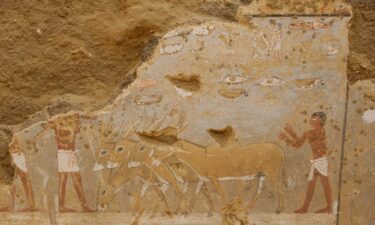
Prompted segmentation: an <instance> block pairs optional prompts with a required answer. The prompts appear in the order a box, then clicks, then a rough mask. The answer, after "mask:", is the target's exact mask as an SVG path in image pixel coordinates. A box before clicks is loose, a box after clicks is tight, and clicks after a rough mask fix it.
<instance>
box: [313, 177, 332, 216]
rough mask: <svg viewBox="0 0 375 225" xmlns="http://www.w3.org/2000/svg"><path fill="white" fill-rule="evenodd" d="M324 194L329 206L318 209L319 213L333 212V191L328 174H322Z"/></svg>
mask: <svg viewBox="0 0 375 225" xmlns="http://www.w3.org/2000/svg"><path fill="white" fill-rule="evenodd" d="M320 180H321V182H322V186H323V190H324V195H325V198H326V202H327V207H325V208H323V209H320V210H318V211H316V212H317V213H331V212H332V191H331V185H330V182H329V178H328V176H324V175H320Z"/></svg>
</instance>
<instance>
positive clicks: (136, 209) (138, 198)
mask: <svg viewBox="0 0 375 225" xmlns="http://www.w3.org/2000/svg"><path fill="white" fill-rule="evenodd" d="M148 185H149V184H148V183H143V186H142V190H141V192H140V193H137V194H136V200H135V204H134V212H133V216H134V215H136V214H140V213H141V212H142V211H143V209H142V200H143V197H144V196H145V194H146V191H147V189H148Z"/></svg>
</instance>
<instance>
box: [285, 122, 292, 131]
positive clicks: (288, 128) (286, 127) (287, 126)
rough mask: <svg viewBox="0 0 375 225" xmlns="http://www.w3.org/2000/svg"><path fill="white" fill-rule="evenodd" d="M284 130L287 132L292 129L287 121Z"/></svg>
mask: <svg viewBox="0 0 375 225" xmlns="http://www.w3.org/2000/svg"><path fill="white" fill-rule="evenodd" d="M284 130H285V131H286V132H288V133H293V129H292V127H291V126H290V125H289V123H287V124H286V125H285V127H284Z"/></svg>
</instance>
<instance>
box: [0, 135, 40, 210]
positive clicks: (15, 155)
mask: <svg viewBox="0 0 375 225" xmlns="http://www.w3.org/2000/svg"><path fill="white" fill-rule="evenodd" d="M17 138H18V137H17V136H16V135H13V137H12V140H11V141H10V143H9V153H10V155H11V156H12V163H13V165H14V177H13V183H12V186H11V188H10V201H9V205H8V206H7V207H5V208H1V209H0V211H14V210H15V208H16V178H17V177H19V178H20V179H21V182H22V185H23V188H24V189H25V194H26V198H27V201H28V204H29V206H28V207H26V208H24V209H21V210H19V211H21V212H34V211H36V208H35V200H34V194H33V189H32V186H31V182H30V177H29V174H28V171H27V165H26V158H25V154H24V152H23V149H22V148H21V145H20V143H19V140H18V139H17Z"/></svg>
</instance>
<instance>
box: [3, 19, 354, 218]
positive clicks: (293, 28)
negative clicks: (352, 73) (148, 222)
mask: <svg viewBox="0 0 375 225" xmlns="http://www.w3.org/2000/svg"><path fill="white" fill-rule="evenodd" d="M241 18H242V20H241V22H242V23H243V24H239V23H223V22H207V23H203V24H200V25H196V26H181V27H178V28H176V29H175V30H173V31H170V32H168V33H167V34H166V35H164V37H162V38H161V39H160V41H159V45H158V46H157V48H156V50H155V53H154V55H153V56H152V57H151V59H150V60H149V61H147V62H145V63H144V64H142V65H141V66H140V67H139V68H138V70H137V79H136V80H135V81H134V82H133V83H132V84H131V85H130V86H129V87H127V88H125V89H124V90H123V93H122V94H121V95H120V96H118V98H117V99H116V100H115V101H114V103H113V104H111V105H109V106H108V107H106V108H105V109H103V110H102V111H100V112H95V113H91V114H87V113H70V114H67V115H59V116H56V117H54V118H51V120H50V121H48V122H40V123H38V124H35V125H32V126H30V127H28V128H26V129H24V130H22V131H20V132H19V133H17V134H16V135H15V136H16V138H15V139H14V140H17V143H18V145H19V148H18V149H20V150H19V151H15V152H14V154H13V160H14V163H15V166H16V167H17V168H19V169H20V174H23V175H25V174H27V176H28V177H29V179H30V181H31V185H32V190H33V198H34V199H35V208H38V209H39V210H41V211H43V210H44V211H57V212H58V211H60V212H61V211H71V210H75V211H81V210H83V211H92V210H95V209H99V210H102V211H113V212H118V211H121V212H136V213H140V214H142V212H143V211H144V210H145V212H147V213H148V212H150V213H151V212H153V213H162V212H166V213H167V214H171V213H177V212H180V213H191V214H194V213H208V214H209V215H212V213H213V212H215V211H216V212H220V210H221V207H222V206H225V205H226V204H227V203H229V202H231V201H232V199H234V198H235V197H237V198H240V199H243V202H244V203H245V204H246V205H247V204H248V207H249V208H247V209H250V210H251V211H252V212H266V213H274V212H275V211H276V212H277V213H280V212H293V211H294V210H295V209H297V208H298V207H300V206H301V205H302V204H303V199H304V196H305V189H306V185H307V183H308V180H309V181H311V180H314V179H315V178H316V177H320V176H321V177H322V179H323V178H328V179H327V180H328V181H329V182H330V184H329V186H330V188H331V189H332V193H331V196H330V198H331V200H330V201H328V198H327V197H326V198H325V197H324V193H322V191H321V190H320V189H318V188H317V190H316V193H315V195H314V200H313V202H312V203H311V204H310V208H309V212H310V211H314V210H317V209H319V207H323V206H325V205H326V204H327V203H326V200H327V201H328V203H329V204H328V207H329V209H330V210H328V211H329V212H330V213H335V212H336V210H337V201H338V179H339V172H340V158H341V148H342V133H343V122H344V109H345V96H346V86H347V81H346V57H347V54H348V39H347V32H348V27H347V24H348V20H349V17H345V15H344V16H342V17H337V16H324V15H322V16H320V17H317V16H306V17H290V16H287V15H284V16H283V15H279V16H274V15H273V16H270V17H259V15H258V16H257V15H254V17H253V18H251V19H248V20H246V18H248V17H246V16H244V15H242V17H241ZM244 18H245V19H244ZM280 133H281V134H280ZM288 135H289V136H288ZM285 142H286V143H289V144H285ZM295 148H298V149H295ZM312 149H313V152H314V154H312V153H311V151H312ZM310 160H311V163H310ZM311 168H312V170H311ZM314 168H315V170H314ZM26 183H27V182H26ZM317 185H320V184H319V183H318V184H317ZM22 188H23V187H22V182H20V181H16V191H17V190H18V191H19V190H21V189H22ZM325 190H326V189H325ZM326 194H327V193H326ZM17 196H18V197H17V199H16V206H15V208H16V209H20V208H24V207H27V205H28V204H29V203H30V201H28V200H27V198H26V197H23V195H22V194H20V195H17ZM77 196H78V197H77ZM28 197H29V199H30V196H28ZM249 199H252V200H250V201H249ZM196 202H200V203H199V204H197V203H196ZM194 203H195V204H194ZM285 203H287V204H285ZM5 204H6V203H4V205H5ZM155 204H157V205H162V207H155ZM325 218H328V220H329V222H330V223H331V222H332V219H334V217H333V216H332V217H325ZM327 223H328V222H327Z"/></svg>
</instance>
